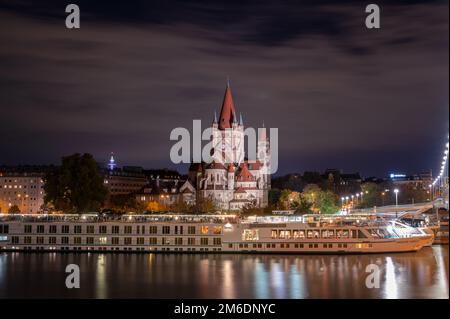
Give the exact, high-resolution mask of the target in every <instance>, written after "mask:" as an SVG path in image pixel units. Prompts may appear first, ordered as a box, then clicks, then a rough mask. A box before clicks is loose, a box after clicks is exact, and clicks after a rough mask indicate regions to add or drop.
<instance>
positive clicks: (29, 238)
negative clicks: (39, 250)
mask: <svg viewBox="0 0 450 319" xmlns="http://www.w3.org/2000/svg"><path fill="white" fill-rule="evenodd" d="M23 243H24V244H31V237H30V236H25V237H24V238H23Z"/></svg>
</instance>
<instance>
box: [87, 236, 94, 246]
mask: <svg viewBox="0 0 450 319" xmlns="http://www.w3.org/2000/svg"><path fill="white" fill-rule="evenodd" d="M86 244H88V245H93V244H94V237H86Z"/></svg>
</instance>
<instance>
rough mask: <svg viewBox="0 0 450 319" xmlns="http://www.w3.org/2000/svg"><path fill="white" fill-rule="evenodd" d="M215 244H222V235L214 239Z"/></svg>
mask: <svg viewBox="0 0 450 319" xmlns="http://www.w3.org/2000/svg"><path fill="white" fill-rule="evenodd" d="M213 244H214V245H217V246H218V245H222V238H220V237H219V238H217V237H216V238H214V239H213Z"/></svg>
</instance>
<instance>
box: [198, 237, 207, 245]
mask: <svg viewBox="0 0 450 319" xmlns="http://www.w3.org/2000/svg"><path fill="white" fill-rule="evenodd" d="M208 242H209V240H208V237H202V238H200V245H203V246H206V245H208Z"/></svg>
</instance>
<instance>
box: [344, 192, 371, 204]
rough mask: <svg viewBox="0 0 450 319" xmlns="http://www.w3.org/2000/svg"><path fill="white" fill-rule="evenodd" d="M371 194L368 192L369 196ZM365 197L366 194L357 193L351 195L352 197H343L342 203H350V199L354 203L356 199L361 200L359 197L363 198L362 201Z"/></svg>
mask: <svg viewBox="0 0 450 319" xmlns="http://www.w3.org/2000/svg"><path fill="white" fill-rule="evenodd" d="M368 193H369V192H368V191H366V194H368ZM363 195H364V192H361V193H356V194H355V195H350V196H343V197H341V201H342V203H344V201H348V200H349V199H351V200H352V201H353V199H354V198H356V199H357V200H358V199H359V196H361V199H362V197H363Z"/></svg>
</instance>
